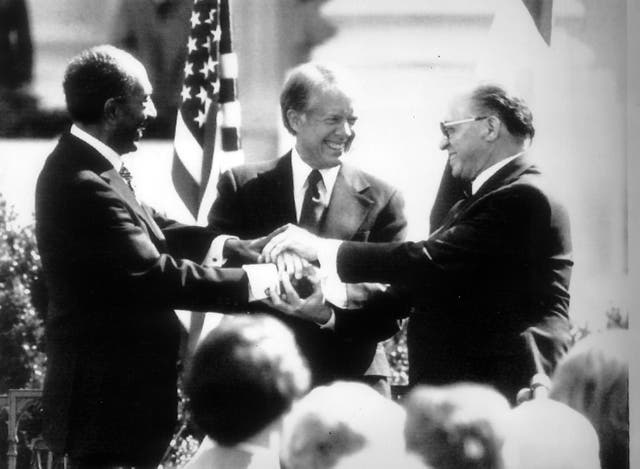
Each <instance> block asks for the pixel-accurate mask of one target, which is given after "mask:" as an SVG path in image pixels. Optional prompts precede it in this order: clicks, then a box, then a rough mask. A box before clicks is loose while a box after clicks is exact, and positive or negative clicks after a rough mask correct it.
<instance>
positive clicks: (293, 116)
mask: <svg viewBox="0 0 640 469" xmlns="http://www.w3.org/2000/svg"><path fill="white" fill-rule="evenodd" d="M303 119H304V116H303V115H302V113H300V112H298V111H294V110H293V109H287V121H288V122H289V126H291V128H292V129H293V130H294V131H295V132H296V133H298V130H299V129H300V126H301V125H302V120H303Z"/></svg>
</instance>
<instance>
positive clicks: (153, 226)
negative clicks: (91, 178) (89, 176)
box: [100, 168, 165, 241]
mask: <svg viewBox="0 0 640 469" xmlns="http://www.w3.org/2000/svg"><path fill="white" fill-rule="evenodd" d="M100 177H101V178H102V179H103V180H104V181H105V182H106V183H107V184H109V185H110V186H111V187H112V188H113V190H114V191H116V192H117V193H118V195H119V196H120V197H121V198H122V199H123V200H124V201H125V202H126V203H127V205H129V206H130V207H131V208H132V209H133V211H134V212H135V213H136V215H138V217H139V218H140V219H141V220H142V221H144V223H145V224H146V225H147V227H148V229H149V231H150V232H151V233H153V235H154V236H155V237H156V239H157V240H159V241H164V239H165V237H164V234H163V233H162V230H161V229H160V227H159V226H158V224H157V223H156V222H155V221H154V220H153V217H152V216H151V214H150V213H149V212H148V211H147V210H145V208H144V207H143V206H142V205H141V204H140V203H139V202H138V200H137V199H136V197H135V195H134V194H133V192H131V189H129V186H127V183H126V182H125V181H124V180H123V179H122V178H121V177H120V175H119V174H118V172H117V171H116V170H115V169H114V168H110V169H108V170H107V171H104V172H103V173H102V174H100Z"/></svg>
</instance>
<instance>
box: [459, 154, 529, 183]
mask: <svg viewBox="0 0 640 469" xmlns="http://www.w3.org/2000/svg"><path fill="white" fill-rule="evenodd" d="M522 155H524V151H521V152H520V153H516V154H515V155H513V156H509V157H507V158H505V159H503V160H500V161H498V162H497V163H495V164H493V165H491V166H489V167H488V168H487V169H485V170H483V171H482V172H480V174H478V175H477V176H476V178H475V179H474V180H473V182H472V183H471V194H475V193H476V192H478V191H479V190H480V188H481V187H482V186H483V185H484V183H485V182H487V181H488V180H489V178H490V177H491V176H493V175H494V174H496V173H497V172H498V171H500V170H501V169H502V168H503V167H505V166H506V165H508V164H509V163H510V162H512V161H513V160H515V159H516V158H517V157H519V156H522Z"/></svg>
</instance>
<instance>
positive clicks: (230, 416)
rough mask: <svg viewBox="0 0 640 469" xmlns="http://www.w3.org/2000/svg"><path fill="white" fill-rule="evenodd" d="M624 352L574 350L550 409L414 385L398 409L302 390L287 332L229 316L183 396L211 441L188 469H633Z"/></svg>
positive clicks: (349, 392) (597, 346) (345, 394)
mask: <svg viewBox="0 0 640 469" xmlns="http://www.w3.org/2000/svg"><path fill="white" fill-rule="evenodd" d="M628 340H629V339H628V336H627V335H626V333H625V332H623V331H611V332H606V333H596V334H593V335H592V336H590V337H588V338H586V339H583V340H582V341H580V342H578V344H577V345H576V346H575V347H574V348H573V349H572V350H571V352H570V353H569V354H568V355H567V356H566V357H565V358H563V360H562V361H561V363H560V364H559V366H558V369H557V371H556V372H555V373H554V375H553V377H552V380H551V385H550V386H551V394H550V396H551V397H548V396H543V395H538V396H537V397H535V398H533V399H531V400H528V401H525V402H521V403H519V404H518V405H516V406H513V407H512V406H511V405H510V404H509V401H508V400H507V398H506V397H505V396H504V395H502V394H501V393H500V392H498V391H497V390H496V389H495V388H493V387H491V386H488V385H485V384H479V383H470V382H459V383H453V384H449V385H441V386H429V385H419V386H416V387H415V388H413V389H412V390H411V391H410V393H409V394H408V395H407V396H406V397H405V398H404V399H403V400H402V401H401V402H400V403H396V402H394V401H392V400H390V399H388V398H386V397H384V396H383V395H382V394H380V393H379V392H377V391H375V390H374V389H373V388H372V387H371V386H367V385H365V384H363V383H358V382H349V381H335V382H333V383H330V384H325V385H321V386H317V387H315V388H312V389H311V390H309V383H310V381H309V372H308V369H307V367H306V364H305V363H304V359H303V358H302V356H301V355H300V352H299V349H298V347H297V346H296V343H295V340H294V339H293V336H292V334H291V332H290V331H289V330H288V329H287V328H286V326H284V325H283V324H282V323H281V322H280V321H277V320H276V319H274V318H271V317H268V316H263V315H256V316H252V317H238V316H231V317H228V318H226V319H225V320H223V322H222V324H221V326H220V327H219V328H217V329H216V330H214V331H212V332H211V333H210V334H209V335H208V336H207V338H206V339H205V340H204V341H203V343H202V345H201V346H200V347H199V348H198V350H197V352H196V355H195V362H194V367H193V368H192V370H191V373H190V381H189V386H188V395H189V396H190V397H191V399H192V407H193V412H194V415H193V417H194V419H195V421H196V422H197V423H198V424H199V425H200V427H201V428H202V429H203V430H204V431H205V432H206V435H207V436H206V437H205V439H204V441H203V443H202V444H201V446H200V448H199V449H198V452H197V453H196V454H195V455H194V457H193V458H192V459H191V460H190V461H189V462H188V463H187V465H186V466H185V469H204V468H230V467H233V468H265V469H269V468H272V469H277V468H285V469H322V468H358V467H359V468H363V467H367V468H391V467H398V468H416V469H417V468H430V469H571V468H576V469H578V468H581V469H599V468H603V469H614V468H624V467H629V463H628V459H627V458H628V410H627V408H626V407H625V405H624V403H625V402H627V399H628V395H627V387H626V380H627V379H628V359H629V357H628V355H625V353H624V352H623V350H624V347H625V346H626V345H628V343H627V342H628Z"/></svg>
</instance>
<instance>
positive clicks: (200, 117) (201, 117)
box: [193, 110, 207, 127]
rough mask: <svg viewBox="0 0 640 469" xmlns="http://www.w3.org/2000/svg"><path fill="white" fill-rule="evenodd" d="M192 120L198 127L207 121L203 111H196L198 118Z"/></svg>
mask: <svg viewBox="0 0 640 469" xmlns="http://www.w3.org/2000/svg"><path fill="white" fill-rule="evenodd" d="M193 120H194V122H196V123H197V124H198V127H202V126H203V125H204V123H205V121H206V120H207V115H206V114H205V113H204V112H203V111H201V110H198V116H197V117H194V118H193Z"/></svg>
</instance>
